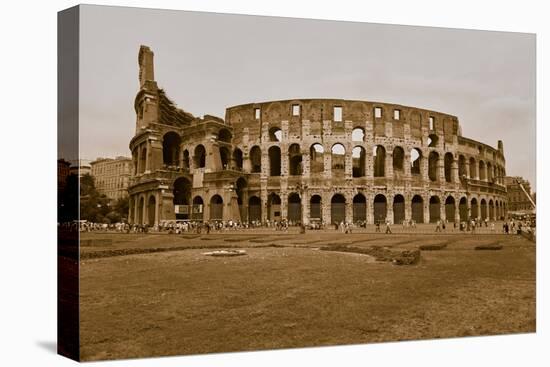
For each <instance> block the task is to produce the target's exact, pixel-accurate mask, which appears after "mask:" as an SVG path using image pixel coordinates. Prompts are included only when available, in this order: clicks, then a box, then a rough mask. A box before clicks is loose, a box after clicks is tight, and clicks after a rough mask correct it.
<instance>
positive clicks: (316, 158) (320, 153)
mask: <svg viewBox="0 0 550 367" xmlns="http://www.w3.org/2000/svg"><path fill="white" fill-rule="evenodd" d="M324 152H325V148H323V146H322V145H321V144H319V143H315V144H312V145H311V147H310V148H309V166H310V168H309V171H310V173H322V172H324V170H325V161H324Z"/></svg>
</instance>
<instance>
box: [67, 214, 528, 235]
mask: <svg viewBox="0 0 550 367" xmlns="http://www.w3.org/2000/svg"><path fill="white" fill-rule="evenodd" d="M431 225H432V226H433V227H431V228H432V229H431V230H432V231H435V232H441V233H443V232H448V231H451V232H456V231H460V232H465V233H466V232H469V233H472V234H475V233H477V232H480V230H481V229H482V228H485V230H483V233H487V232H489V233H496V232H497V231H498V230H499V229H498V228H496V227H495V225H496V224H495V222H494V221H490V220H489V219H487V218H486V219H483V220H482V219H480V218H477V219H470V220H467V221H460V222H452V224H451V223H449V222H448V221H446V220H437V221H436V222H435V223H432V224H431ZM60 226H61V228H65V227H67V226H71V228H73V229H75V228H78V229H79V230H80V231H81V232H96V231H108V232H120V233H148V232H155V233H158V232H161V233H169V234H184V233H207V234H208V233H211V232H223V231H242V230H248V229H259V228H263V229H273V230H276V231H282V232H288V230H289V227H299V228H300V230H301V232H305V230H306V229H308V230H323V229H333V230H337V231H340V232H342V233H344V234H346V233H353V231H354V230H356V229H360V230H361V231H362V232H363V231H364V230H368V228H369V227H370V228H374V232H375V233H382V231H383V232H384V233H387V234H391V233H393V230H394V229H395V228H399V227H398V226H401V227H402V229H401V230H399V232H411V231H412V232H414V231H416V229H417V223H416V221H414V220H404V221H403V222H402V223H400V224H399V225H393V224H392V223H391V222H390V221H388V220H378V221H376V222H375V224H373V225H367V223H366V221H357V222H355V223H352V222H344V221H341V222H335V223H332V224H326V223H324V222H322V221H312V222H311V223H309V224H308V225H307V226H306V225H303V224H302V223H300V222H299V221H289V220H286V219H282V220H267V221H265V222H263V223H262V222H261V221H257V220H255V221H251V222H241V221H233V220H228V221H222V220H212V221H204V222H203V221H190V220H166V221H161V222H160V224H159V225H158V226H149V225H147V224H141V225H140V224H129V223H123V222H121V223H111V224H107V223H94V222H89V221H79V222H72V223H61V224H60ZM371 226H372V227H371ZM451 227H452V228H451ZM67 228H68V227H67ZM392 228H393V230H392ZM427 228H430V227H426V226H423V227H422V230H423V232H426V230H427ZM428 231H430V230H429V229H428ZM522 232H525V233H534V221H533V222H531V221H529V220H526V221H521V220H514V219H509V220H504V221H503V222H502V230H501V233H505V234H521V233H522Z"/></svg>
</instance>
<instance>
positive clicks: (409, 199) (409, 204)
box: [404, 170, 412, 222]
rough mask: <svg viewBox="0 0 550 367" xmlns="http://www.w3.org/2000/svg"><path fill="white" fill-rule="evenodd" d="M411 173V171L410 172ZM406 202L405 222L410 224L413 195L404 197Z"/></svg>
mask: <svg viewBox="0 0 550 367" xmlns="http://www.w3.org/2000/svg"><path fill="white" fill-rule="evenodd" d="M409 172H410V170H409ZM404 200H405V221H407V222H410V220H411V219H412V197H411V195H404Z"/></svg>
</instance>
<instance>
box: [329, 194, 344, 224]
mask: <svg viewBox="0 0 550 367" xmlns="http://www.w3.org/2000/svg"><path fill="white" fill-rule="evenodd" d="M330 220H331V222H332V223H333V224H340V223H342V222H344V223H345V222H346V198H345V197H344V195H342V194H334V195H333V196H332V199H331V201H330Z"/></svg>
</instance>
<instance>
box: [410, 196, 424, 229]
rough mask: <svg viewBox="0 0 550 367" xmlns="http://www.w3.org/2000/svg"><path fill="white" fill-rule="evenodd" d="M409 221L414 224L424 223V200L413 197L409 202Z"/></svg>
mask: <svg viewBox="0 0 550 367" xmlns="http://www.w3.org/2000/svg"><path fill="white" fill-rule="evenodd" d="M411 219H412V220H413V221H415V222H416V223H424V199H422V196H420V195H415V196H413V198H412V202H411Z"/></svg>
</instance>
